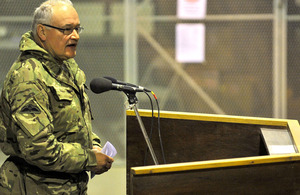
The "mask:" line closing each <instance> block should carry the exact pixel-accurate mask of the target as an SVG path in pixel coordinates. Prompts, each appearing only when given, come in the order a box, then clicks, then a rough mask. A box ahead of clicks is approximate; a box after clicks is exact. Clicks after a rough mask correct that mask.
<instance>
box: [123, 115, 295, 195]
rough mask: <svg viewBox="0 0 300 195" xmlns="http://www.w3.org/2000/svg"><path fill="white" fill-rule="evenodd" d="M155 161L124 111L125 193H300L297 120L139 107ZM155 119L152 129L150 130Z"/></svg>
mask: <svg viewBox="0 0 300 195" xmlns="http://www.w3.org/2000/svg"><path fill="white" fill-rule="evenodd" d="M139 114H140V116H141V119H142V120H143V123H144V126H145V127H146V129H147V133H148V135H149V137H151V144H152V146H153V150H154V152H155V154H156V156H157V160H158V162H159V165H155V164H154V162H153V159H152V158H151V155H150V153H149V151H148V148H147V144H146V142H145V139H144V137H143V134H142V132H141V130H140V126H139V124H138V121H137V120H136V116H135V113H134V112H133V111H130V110H129V111H127V134H126V137H127V140H126V142H127V149H126V151H127V193H128V194H132V195H141V194H149V195H150V194H151V195H153V194H155V195H159V194H162V195H167V194H264V195H265V194H300V155H299V153H298V151H299V147H300V126H299V123H298V121H296V120H281V119H272V118H258V117H240V116H228V115H213V114H196V113H182V112H180V113H179V112H161V113H160V127H161V139H162V141H163V142H162V146H163V149H164V156H165V160H166V164H164V162H163V155H162V152H161V144H160V142H159V140H160V139H159V136H158V131H157V113H155V114H154V116H155V119H154V120H153V121H152V112H151V111H149V110H139ZM151 123H153V124H154V125H153V126H154V128H153V133H152V134H151V133H150V127H151Z"/></svg>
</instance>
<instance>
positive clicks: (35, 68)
mask: <svg viewBox="0 0 300 195" xmlns="http://www.w3.org/2000/svg"><path fill="white" fill-rule="evenodd" d="M20 51H21V55H20V56H19V58H18V59H17V61H16V62H15V63H14V64H13V66H12V67H11V69H10V71H9V72H8V74H7V76H6V79H5V82H4V87H3V89H2V94H1V100H0V106H1V109H0V137H1V138H0V139H1V140H0V142H1V149H2V151H3V152H4V153H5V154H7V155H11V156H17V157H20V158H22V159H24V160H25V161H26V162H27V163H29V164H31V165H34V166H37V167H38V168H40V169H42V170H44V171H58V172H65V173H79V172H82V171H83V170H89V168H90V167H92V166H96V157H95V155H94V153H93V152H92V150H91V149H92V147H93V145H98V146H100V139H99V138H98V137H97V136H96V135H95V134H94V133H93V132H92V127H91V112H90V105H89V99H88V97H87V94H86V93H85V81H86V80H85V74H84V73H83V71H82V70H81V69H79V67H78V65H77V64H76V62H75V60H74V59H69V60H66V61H63V62H59V61H57V60H56V59H54V58H53V57H52V56H51V55H49V54H48V52H47V51H45V50H44V49H43V48H41V47H40V46H38V45H37V44H36V43H35V42H34V40H33V37H32V35H31V32H27V33H25V34H24V35H23V36H22V39H21V42H20Z"/></svg>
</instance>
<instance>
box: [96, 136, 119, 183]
mask: <svg viewBox="0 0 300 195" xmlns="http://www.w3.org/2000/svg"><path fill="white" fill-rule="evenodd" d="M101 152H102V153H103V154H106V155H107V156H110V157H114V156H115V155H116V154H117V150H116V148H115V147H114V146H113V145H112V144H111V143H110V142H109V141H107V142H106V143H105V144H104V146H103V148H102V150H101ZM94 176H95V173H94V172H92V171H91V179H92V178H93V177H94Z"/></svg>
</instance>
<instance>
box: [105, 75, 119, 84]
mask: <svg viewBox="0 0 300 195" xmlns="http://www.w3.org/2000/svg"><path fill="white" fill-rule="evenodd" d="M104 78H106V79H108V80H110V81H111V82H112V83H118V80H117V79H115V78H112V77H109V76H105V77H104Z"/></svg>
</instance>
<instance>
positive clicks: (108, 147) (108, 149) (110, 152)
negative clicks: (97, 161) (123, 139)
mask: <svg viewBox="0 0 300 195" xmlns="http://www.w3.org/2000/svg"><path fill="white" fill-rule="evenodd" d="M101 152H102V153H103V154H106V155H107V156H110V157H114V156H115V155H116V154H117V150H116V148H115V147H114V146H113V145H112V144H111V143H110V142H109V141H107V142H106V143H105V145H104V146H103V148H102V150H101Z"/></svg>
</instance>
